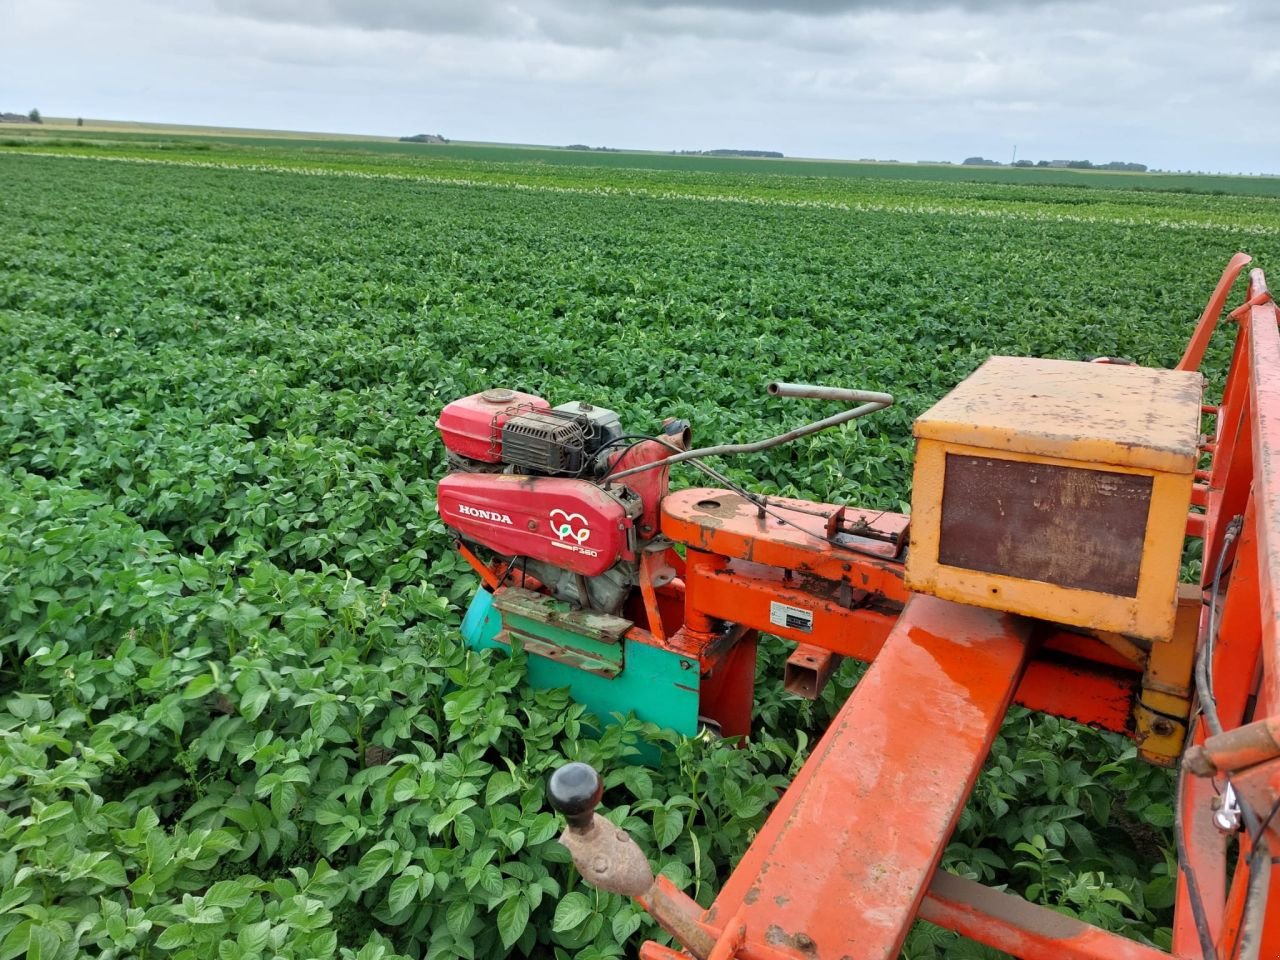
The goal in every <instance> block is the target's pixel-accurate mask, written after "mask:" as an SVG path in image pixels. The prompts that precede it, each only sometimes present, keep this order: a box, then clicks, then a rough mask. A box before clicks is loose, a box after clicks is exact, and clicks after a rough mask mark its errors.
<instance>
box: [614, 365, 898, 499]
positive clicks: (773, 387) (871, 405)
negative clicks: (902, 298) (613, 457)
mask: <svg viewBox="0 0 1280 960" xmlns="http://www.w3.org/2000/svg"><path fill="white" fill-rule="evenodd" d="M766 389H767V390H768V391H769V393H770V394H772V395H773V396H775V397H806V398H809V399H812V400H834V401H836V402H838V403H856V404H858V406H856V407H854V408H853V409H852V410H845V411H844V412H843V413H837V414H835V415H834V416H830V417H826V418H825V419H822V420H815V421H814V422H813V423H806V424H805V425H804V426H802V427H796V428H795V429H794V430H788V431H787V432H786V433H780V434H778V435H777V436H776V437H768V438H766V439H764V440H755V441H752V442H751V443H722V444H719V445H718V446H714V447H697V448H695V449H693V450H685V451H683V452H681V453H676V454H673V455H671V456H669V457H665V458H664V459H662V460H655V461H653V462H651V463H642V464H640V465H639V466H636V467H631V468H629V469H627V470H620V471H618V472H617V473H614V474H611V475H610V476H609V480H610V481H613V480H621V479H622V478H623V477H629V476H631V475H632V474H633V473H640V472H641V471H644V470H653V469H656V468H658V467H669V466H671V465H672V464H675V463H683V462H684V461H686V460H701V459H702V458H704V457H724V456H732V455H733V454H738V453H759V452H760V451H762V450H771V449H772V448H774V447H778V446H781V445H782V444H784V443H791V442H792V441H793V440H799V439H800V438H801V437H807V436H809V435H810V434H813V433H818V432H820V431H822V430H829V429H830V428H832V427H838V426H840V424H842V423H848V422H849V421H850V420H856V419H857V418H858V417H865V416H866V415H867V414H869V413H875V412H876V411H877V410H883V409H885V408H886V407H889V406H892V405H893V397H892V396H891V395H889V394H887V393H873V392H872V391H870V390H845V389H842V388H840V387H816V386H809V385H808V384H802V383H778V382H774V383H770V384H769V385H768V387H767V388H766Z"/></svg>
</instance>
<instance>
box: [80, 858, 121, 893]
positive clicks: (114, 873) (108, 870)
mask: <svg viewBox="0 0 1280 960" xmlns="http://www.w3.org/2000/svg"><path fill="white" fill-rule="evenodd" d="M89 876H91V877H93V878H94V879H96V880H101V881H102V882H103V883H105V884H107V885H108V886H112V887H127V886H128V885H129V877H128V876H127V875H126V874H125V872H124V864H123V863H121V862H120V861H119V860H114V859H107V860H102V861H99V862H98V863H95V864H94V865H93V867H91V868H90V870H89Z"/></svg>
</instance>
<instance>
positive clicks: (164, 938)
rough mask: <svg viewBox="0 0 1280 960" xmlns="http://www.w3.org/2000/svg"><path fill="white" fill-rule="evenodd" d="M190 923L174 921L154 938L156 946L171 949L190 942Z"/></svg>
mask: <svg viewBox="0 0 1280 960" xmlns="http://www.w3.org/2000/svg"><path fill="white" fill-rule="evenodd" d="M191 934H192V930H191V924H189V923H175V924H174V925H173V926H171V927H169V928H168V929H167V930H165V932H164V933H162V934H160V936H159V937H158V938H156V946H157V947H159V948H160V949H161V950H172V949H173V948H174V947H181V946H184V945H185V944H188V943H190V942H191Z"/></svg>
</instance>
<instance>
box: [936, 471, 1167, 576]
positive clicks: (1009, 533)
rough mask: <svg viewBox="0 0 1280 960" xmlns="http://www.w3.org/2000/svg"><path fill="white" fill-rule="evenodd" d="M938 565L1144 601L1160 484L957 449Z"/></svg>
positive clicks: (948, 478) (946, 494)
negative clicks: (1143, 576) (1142, 585)
mask: <svg viewBox="0 0 1280 960" xmlns="http://www.w3.org/2000/svg"><path fill="white" fill-rule="evenodd" d="M943 483H944V485H943V494H942V530H941V536H940V540H939V544H938V562H939V563H943V564H946V565H948V566H952V567H963V568H965V569H967V570H980V571H983V572H984V573H998V574H1002V575H1004V576H1007V577H1017V578H1019V579H1024V580H1040V581H1043V582H1044V583H1052V584H1054V585H1056V586H1060V587H1071V588H1074V589H1078V590H1094V591H1097V592H1099V593H1109V594H1112V595H1115V596H1122V597H1136V596H1137V595H1138V575H1139V572H1140V570H1141V567H1142V554H1143V543H1144V541H1145V539H1146V532H1147V514H1148V511H1149V508H1150V504H1151V487H1152V478H1151V477H1149V476H1142V475H1139V474H1129V473H1115V472H1112V471H1105V470H1091V469H1084V468H1075V467H1062V466H1056V465H1053V464H1047V463H1030V462H1026V461H1019V460H1004V459H999V458H995V457H975V456H964V455H960V454H955V453H948V454H947V458H946V476H945V479H944V481H943Z"/></svg>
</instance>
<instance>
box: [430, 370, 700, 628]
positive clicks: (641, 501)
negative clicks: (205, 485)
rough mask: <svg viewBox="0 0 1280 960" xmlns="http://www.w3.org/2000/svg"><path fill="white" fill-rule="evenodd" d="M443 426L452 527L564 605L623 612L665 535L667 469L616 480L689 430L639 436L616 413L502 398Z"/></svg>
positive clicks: (460, 407) (443, 483) (477, 403)
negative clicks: (644, 563)
mask: <svg viewBox="0 0 1280 960" xmlns="http://www.w3.org/2000/svg"><path fill="white" fill-rule="evenodd" d="M436 426H437V427H438V428H439V429H440V433H441V436H442V437H443V439H444V445H445V449H446V451H447V459H448V463H449V470H450V472H449V473H448V474H447V475H446V476H445V477H443V478H442V479H441V480H440V483H439V486H438V489H437V495H436V501H437V509H438V510H439V511H440V517H441V519H442V520H444V522H445V524H446V525H447V526H449V527H450V528H452V529H453V530H454V531H455V533H456V534H457V535H458V537H459V538H461V539H462V541H464V542H465V543H466V544H467V545H468V546H470V547H473V548H475V547H479V548H481V550H482V551H488V552H490V553H492V554H496V555H497V556H498V557H500V558H504V559H506V560H507V561H508V562H517V561H518V563H519V568H518V569H519V570H520V572H521V575H523V576H533V577H534V578H536V579H537V580H538V581H540V582H541V583H542V584H543V585H544V586H545V587H546V588H547V589H548V590H550V591H551V592H552V593H553V594H555V595H556V596H558V597H560V598H561V599H564V600H568V601H571V602H573V603H575V604H576V605H578V606H581V607H585V608H590V609H594V610H600V611H605V612H610V613H613V612H617V611H618V610H619V609H620V608H621V607H622V605H623V603H624V602H625V600H626V598H627V595H628V593H629V592H630V590H631V588H632V587H633V586H634V585H635V583H636V571H637V557H638V551H639V550H640V549H642V548H643V546H644V545H645V544H646V543H647V542H648V541H650V540H652V539H653V537H654V536H656V535H657V533H658V510H659V506H660V504H661V501H662V498H663V497H664V496H665V495H666V492H667V469H666V467H657V468H654V469H652V470H646V471H643V472H640V473H636V474H633V475H631V476H628V477H626V478H624V479H622V480H621V481H610V480H609V477H610V475H611V474H613V473H618V472H620V471H622V470H624V469H629V468H631V467H634V466H639V465H641V464H644V463H651V462H653V461H655V460H661V459H663V458H665V457H667V456H670V455H671V454H672V453H673V452H675V451H678V450H682V449H684V448H685V447H686V446H687V443H688V424H686V423H685V422H684V421H668V422H667V423H666V424H664V433H663V435H662V436H660V437H656V438H653V439H648V438H643V437H642V438H639V439H636V438H632V437H629V436H624V435H623V432H622V426H621V421H620V419H619V417H618V415H617V414H616V413H614V412H613V411H612V410H605V409H603V408H601V407H595V406H592V405H591V404H589V403H579V402H573V403H566V404H562V405H560V406H558V407H552V406H551V405H550V404H549V403H548V402H547V401H546V400H543V399H542V398H541V397H536V396H533V395H531V394H527V393H518V392H516V391H514V390H502V389H498V390H487V391H485V392H484V393H479V394H474V395H472V396H469V397H463V398H462V399H460V400H455V401H453V402H452V403H450V404H449V405H448V406H446V407H445V408H444V410H442V411H441V413H440V419H439V420H438V421H437V422H436Z"/></svg>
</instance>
